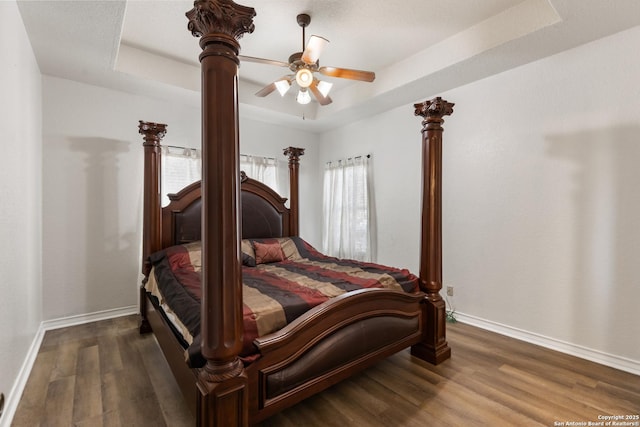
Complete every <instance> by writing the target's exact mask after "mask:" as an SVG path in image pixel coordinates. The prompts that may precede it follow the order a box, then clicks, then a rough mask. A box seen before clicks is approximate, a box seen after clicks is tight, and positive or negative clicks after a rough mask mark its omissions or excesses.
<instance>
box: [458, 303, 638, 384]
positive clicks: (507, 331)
mask: <svg viewBox="0 0 640 427" xmlns="http://www.w3.org/2000/svg"><path fill="white" fill-rule="evenodd" d="M456 319H457V320H458V321H459V322H461V323H466V324H469V325H472V326H476V327H478V328H481V329H486V330H488V331H492V332H496V333H498V334H501V335H506V336H508V337H511V338H515V339H518V340H520V341H525V342H528V343H531V344H536V345H539V346H541V347H545V348H548V349H551V350H555V351H559V352H560V353H565V354H569V355H571V356H576V357H579V358H581V359H586V360H590V361H592V362H595V363H599V364H601V365H605V366H609V367H612V368H615V369H619V370H621V371H625V372H629V373H631V374H635V375H640V361H638V360H633V359H627V358H625V357H621V356H616V355H614V354H608V353H604V352H602V351H599V350H593V349H590V348H587V347H583V346H580V345H577V344H572V343H569V342H566V341H562V340H558V339H555V338H550V337H547V336H544V335H540V334H536V333H533V332H529V331H525V330H523V329H518V328H514V327H512V326H508V325H504V324H501V323H498V322H493V321H491V320H486V319H482V318H480V317H476V316H472V315H468V314H463V313H457V312H456Z"/></svg>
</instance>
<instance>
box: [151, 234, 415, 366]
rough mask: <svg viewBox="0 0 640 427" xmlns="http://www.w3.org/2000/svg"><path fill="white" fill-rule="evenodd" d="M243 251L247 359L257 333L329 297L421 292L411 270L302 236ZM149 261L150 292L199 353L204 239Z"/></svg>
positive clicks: (260, 242) (245, 246)
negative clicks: (321, 248)
mask: <svg viewBox="0 0 640 427" xmlns="http://www.w3.org/2000/svg"><path fill="white" fill-rule="evenodd" d="M242 254H243V267H242V282H243V285H242V293H243V303H244V308H243V316H244V342H243V350H242V353H241V355H242V356H245V357H247V356H250V355H252V354H254V353H256V349H255V347H254V346H253V340H254V339H255V338H256V337H260V336H263V335H266V334H269V333H271V332H274V331H277V330H279V329H281V328H282V327H283V326H285V325H287V324H288V323H290V322H291V321H293V320H294V319H296V318H297V317H298V316H300V315H302V314H303V313H305V312H306V311H308V310H309V309H311V308H312V307H315V306H317V305H319V304H321V303H323V302H325V301H327V300H328V299H329V298H332V297H335V296H338V295H341V294H344V293H345V292H349V291H354V290H358V289H364V288H389V289H397V290H404V291H405V292H416V291H417V290H418V279H417V277H416V276H415V275H413V274H411V273H410V272H409V271H408V270H403V269H398V268H392V267H386V266H382V265H378V264H373V263H364V262H358V261H353V260H341V259H337V258H333V257H328V256H325V255H323V254H321V253H320V252H318V251H317V250H315V249H314V248H313V247H312V246H311V245H309V244H308V243H307V242H305V241H304V240H303V239H301V238H299V237H287V238H279V239H252V240H243V242H242ZM151 262H152V265H153V271H152V274H151V275H150V277H149V281H148V282H147V284H146V285H145V286H146V289H147V291H148V292H150V293H151V294H152V295H153V296H155V297H156V298H157V299H158V301H159V303H160V305H161V306H162V307H163V309H164V311H165V313H166V314H167V316H168V317H169V318H170V320H171V321H172V323H173V324H174V326H176V329H178V330H179V332H180V333H181V334H182V336H183V338H184V341H185V342H186V344H187V345H188V346H189V349H188V354H189V355H191V356H194V355H197V354H199V343H200V341H199V333H200V298H201V295H202V291H201V286H200V277H201V267H202V264H201V247H200V243H199V242H196V243H189V244H185V245H178V246H173V247H171V248H167V249H165V250H162V251H160V252H157V253H155V254H154V255H152V256H151ZM196 347H197V348H196ZM191 363H192V366H193V367H196V366H197V365H199V364H200V363H199V362H198V361H196V360H195V359H192V360H191Z"/></svg>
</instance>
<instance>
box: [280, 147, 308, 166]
mask: <svg viewBox="0 0 640 427" xmlns="http://www.w3.org/2000/svg"><path fill="white" fill-rule="evenodd" d="M282 152H283V154H284V155H285V156H287V157H289V163H298V160H300V156H303V155H304V148H297V147H287V148H285V149H284V150H282Z"/></svg>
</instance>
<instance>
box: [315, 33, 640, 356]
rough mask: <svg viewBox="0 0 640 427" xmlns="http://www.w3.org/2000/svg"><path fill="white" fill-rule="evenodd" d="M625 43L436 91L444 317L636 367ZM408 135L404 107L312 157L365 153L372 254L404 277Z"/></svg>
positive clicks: (630, 107) (413, 127)
mask: <svg viewBox="0 0 640 427" xmlns="http://www.w3.org/2000/svg"><path fill="white" fill-rule="evenodd" d="M638 44H640V28H634V29H631V30H629V31H626V32H623V33H620V34H617V35H614V36H611V37H608V38H605V39H602V40H599V41H596V42H593V43H590V44H588V45H585V46H582V47H579V48H576V49H573V50H570V51H567V52H564V53H561V54H558V55H556V56H553V57H550V58H547V59H544V60H541V61H538V62H535V63H532V64H529V65H526V66H523V67H520V68H518V69H515V70H511V71H508V72H505V73H502V74H500V75H497V76H493V77H491V78H487V79H485V80H482V81H479V82H475V83H473V84H470V85H467V86H465V87H461V88H458V89H455V90H452V91H450V92H448V93H445V94H442V95H443V97H444V98H445V99H447V100H449V101H451V102H455V103H456V106H455V108H454V110H455V111H454V114H453V115H452V116H451V117H449V118H447V119H446V123H445V125H444V128H445V133H444V144H445V148H444V178H443V179H444V196H443V204H444V213H443V216H444V220H443V235H444V237H443V239H444V282H445V285H447V284H449V285H453V286H455V294H456V296H455V300H454V305H455V308H456V309H457V311H458V312H460V313H464V314H466V315H469V316H471V317H475V318H477V319H481V320H488V321H491V322H497V323H498V324H502V325H508V326H509V327H510V328H515V329H521V330H523V331H525V332H527V333H531V334H532V335H536V334H539V335H541V336H543V337H547V338H550V339H552V340H558V342H566V343H570V344H571V345H573V346H574V348H580V347H584V348H586V349H589V350H590V351H593V352H596V353H597V352H603V353H605V354H606V355H613V356H615V357H617V358H619V359H620V360H622V361H624V360H627V359H628V360H630V361H632V362H633V363H635V366H636V367H637V366H638V363H640V345H639V344H640V341H639V339H638V337H640V323H639V322H637V319H636V317H637V315H635V313H636V312H637V306H638V301H640V286H639V285H640V279H639V277H640V263H639V262H638V254H639V253H640V226H638V218H640V191H638V183H640V167H638V159H640V144H639V143H638V135H640V121H639V120H638V117H640V86H639V84H638V80H637V73H636V72H635V70H638V69H640V55H639V54H638V53H637V50H636V49H634V46H637V45H638ZM434 95H441V94H422V96H423V97H420V98H417V99H416V101H423V100H425V99H428V98H431V97H433V96H434ZM416 96H420V94H416ZM420 128H421V126H420V118H418V117H414V116H413V108H412V106H411V105H407V106H406V107H403V108H398V109H395V110H392V111H389V112H387V113H384V114H381V115H379V116H376V117H372V118H370V119H367V120H363V121H361V122H359V123H355V124H352V125H350V126H347V127H344V128H341V129H338V130H335V131H332V132H329V133H327V134H324V135H323V136H322V138H321V144H320V152H319V160H320V162H321V163H322V162H324V161H326V160H330V159H331V158H335V157H336V156H341V155H344V154H355V153H356V152H357V153H360V152H364V151H368V152H371V153H372V154H373V158H374V168H375V191H376V199H377V213H378V242H379V246H378V255H379V256H378V260H379V261H380V262H383V263H389V264H392V265H400V266H408V267H409V268H411V269H412V270H414V271H416V272H417V269H418V254H417V248H418V241H419V212H418V210H419V192H420V186H419V182H420V181H419V179H420V178H419V174H420V172H419V168H420V165H419V162H420V160H419V154H420V138H421V136H420ZM454 351H455V349H454Z"/></svg>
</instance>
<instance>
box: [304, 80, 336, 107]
mask: <svg viewBox="0 0 640 427" xmlns="http://www.w3.org/2000/svg"><path fill="white" fill-rule="evenodd" d="M309 90H311V93H312V94H313V96H315V97H316V100H317V101H318V104H320V105H329V104H331V103H332V102H333V100H332V99H331V97H330V96H329V95H327V96H324V95H323V94H322V93H321V92H320V90H318V79H313V82H312V83H311V85H310V86H309Z"/></svg>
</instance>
